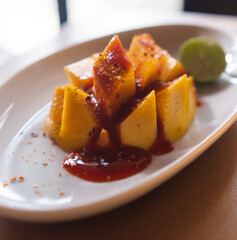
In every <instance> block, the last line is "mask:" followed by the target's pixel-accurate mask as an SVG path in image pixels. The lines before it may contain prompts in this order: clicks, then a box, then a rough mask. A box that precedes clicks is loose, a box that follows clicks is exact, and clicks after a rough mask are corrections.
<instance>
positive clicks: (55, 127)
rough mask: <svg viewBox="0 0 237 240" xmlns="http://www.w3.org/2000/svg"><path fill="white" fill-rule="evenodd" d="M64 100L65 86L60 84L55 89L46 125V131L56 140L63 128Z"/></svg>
mask: <svg viewBox="0 0 237 240" xmlns="http://www.w3.org/2000/svg"><path fill="white" fill-rule="evenodd" d="M63 101H64V86H58V87H56V89H55V91H54V96H53V102H52V105H51V109H50V112H49V115H48V117H47V119H46V123H45V126H44V129H45V131H46V133H47V134H48V135H49V136H50V137H51V138H53V139H55V140H56V141H57V139H58V135H59V131H60V128H61V121H62V113H63Z"/></svg>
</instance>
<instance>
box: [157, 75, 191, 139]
mask: <svg viewBox="0 0 237 240" xmlns="http://www.w3.org/2000/svg"><path fill="white" fill-rule="evenodd" d="M156 99H157V100H156V103H157V104H156V105H157V114H158V118H159V119H160V121H161V123H162V125H163V128H164V132H165V134H166V136H167V137H168V139H169V140H170V141H171V142H175V141H177V140H178V139H179V138H181V137H182V136H184V134H185V133H186V132H187V131H188V129H189V127H190V124H191V122H192V120H193V118H194V115H195V110H196V100H195V87H194V84H193V79H192V78H187V75H186V74H184V75H183V76H181V77H179V78H178V79H177V80H175V81H173V82H172V84H171V85H170V86H169V87H168V88H166V89H163V90H161V91H156Z"/></svg>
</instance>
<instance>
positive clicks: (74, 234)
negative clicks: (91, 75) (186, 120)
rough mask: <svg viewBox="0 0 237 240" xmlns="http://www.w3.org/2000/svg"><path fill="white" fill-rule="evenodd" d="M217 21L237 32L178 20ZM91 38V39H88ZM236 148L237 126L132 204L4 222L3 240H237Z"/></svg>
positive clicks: (18, 62) (54, 44)
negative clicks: (82, 215) (75, 215)
mask: <svg viewBox="0 0 237 240" xmlns="http://www.w3.org/2000/svg"><path fill="white" fill-rule="evenodd" d="M176 17H177V16H176ZM151 18H152V17H151ZM205 18H206V19H205ZM216 19H217V20H218V19H219V25H221V24H226V26H227V27H229V28H230V29H231V28H232V30H236V29H237V24H236V23H237V18H234V17H223V18H222V17H220V16H214V15H211V16H208V15H203V16H201V17H200V15H188V16H187V15H186V16H182V17H180V16H179V17H177V21H181V22H182V21H184V22H186V21H189V20H190V21H193V22H195V21H196V22H197V23H198V22H199V21H207V24H208V23H209V24H213V23H214V22H216V21H217V20H216ZM153 20H154V21H153V24H155V23H161V22H162V21H164V19H163V20H162V19H161V20H160V21H158V20H157V19H156V18H154V16H153ZM149 21H150V20H149ZM190 21H189V22H190ZM208 21H209V22H208ZM162 23H163V22H162ZM148 24H149V23H147V25H148ZM216 24H217V25H218V22H216ZM231 24H232V26H231ZM95 28H96V26H95ZM73 31H74V34H73ZM77 31H78V30H76V28H75V27H74V25H73V24H72V25H70V24H69V25H68V26H66V27H65V28H64V30H63V31H62V33H61V34H60V35H59V37H58V38H57V39H55V40H53V41H51V42H49V43H47V44H46V45H44V46H42V47H41V48H39V49H38V50H35V51H34V52H33V53H32V54H28V55H26V56H23V57H20V58H18V59H13V60H12V61H11V62H10V64H11V66H10V65H9V64H8V65H6V66H5V68H4V69H5V72H2V76H4V77H5V78H6V77H7V76H8V75H9V76H10V75H11V74H13V73H12V72H11V73H10V74H9V72H8V71H7V70H8V69H10V67H12V66H14V69H15V71H18V70H19V69H21V68H23V67H24V66H25V65H28V64H29V63H30V62H32V61H35V60H37V59H39V58H41V57H43V56H45V55H47V54H50V53H52V52H53V51H56V50H58V49H61V48H63V47H66V46H69V45H70V44H73V43H74V42H77V41H79V40H78V36H77V35H76V34H75V33H76V32H77ZM108 31H109V30H108ZM82 35H83V34H82ZM68 36H70V40H68V39H69V37H68ZM86 37H91V36H90V35H89V34H88V35H86V34H85V35H84V38H86ZM81 39H83V37H81V38H80V40H81ZM42 49H44V50H42ZM22 59H24V61H22ZM4 74H5V75H4ZM235 97H236V96H235ZM236 142H237V122H235V123H234V124H233V126H232V127H231V128H230V129H229V130H228V131H227V132H226V133H225V134H224V135H223V136H222V137H221V138H220V139H219V140H218V141H217V142H216V143H215V144H213V145H212V146H211V147H210V148H209V149H208V150H207V151H206V152H205V153H204V154H202V155H201V156H200V157H199V158H198V159H196V160H195V161H194V162H193V163H192V164H191V165H189V166H188V167H186V168H185V169H184V170H183V171H181V172H180V173H179V174H177V175H176V176H175V177H173V178H172V179H170V180H169V181H168V182H166V183H164V184H163V185H161V186H160V187H158V188H156V189H155V190H154V191H152V192H150V193H149V194H147V195H145V196H144V197H142V198H140V199H138V200H136V201H134V202H132V203H129V204H127V205H125V206H122V207H120V208H118V209H116V210H113V211H110V212H107V213H104V214H101V215H98V216H94V217H91V218H87V219H83V220H78V221H73V222H66V223H59V224H58V223H57V224H37V223H25V222H18V221H15V220H10V219H6V218H3V217H0V239H3V240H10V239H14V240H15V239H34V240H37V239H41V240H42V239H43V240H47V239H50V240H52V239H57V240H60V239H68V240H70V239H103V240H106V239H109V240H111V239H113V240H116V239H169V240H171V239H182V240H185V239H192V240H196V239H215V240H216V239H228V240H231V239H237V228H236V226H237V207H236V206H237V147H236V145H237V144H236Z"/></svg>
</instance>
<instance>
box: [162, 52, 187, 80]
mask: <svg viewBox="0 0 237 240" xmlns="http://www.w3.org/2000/svg"><path fill="white" fill-rule="evenodd" d="M162 66H163V68H162V70H161V72H160V74H159V76H158V78H159V80H161V81H165V82H168V81H172V80H174V79H175V78H177V77H179V76H181V75H183V74H184V73H185V69H184V66H183V65H182V64H181V63H180V62H178V61H177V60H176V59H175V58H173V57H172V56H170V55H169V54H168V53H166V54H165V56H164V57H163V58H162Z"/></svg>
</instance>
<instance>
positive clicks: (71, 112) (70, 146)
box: [58, 85, 100, 151]
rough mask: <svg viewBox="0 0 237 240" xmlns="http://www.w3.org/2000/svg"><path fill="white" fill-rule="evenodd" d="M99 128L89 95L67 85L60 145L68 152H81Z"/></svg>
mask: <svg viewBox="0 0 237 240" xmlns="http://www.w3.org/2000/svg"><path fill="white" fill-rule="evenodd" d="M99 127H100V126H99V123H98V121H97V119H96V117H95V115H94V113H93V111H92V106H91V103H90V97H89V95H88V94H87V93H85V92H83V91H81V90H80V89H77V88H74V87H72V86H70V85H66V86H65V94H64V108H63V114H62V124H61V128H60V132H59V139H58V144H59V145H60V146H61V147H62V148H64V149H65V150H67V151H76V150H79V149H80V148H82V147H84V146H85V145H86V144H87V142H88V141H89V140H90V139H91V138H92V137H93V135H94V133H95V132H97V131H98V129H99Z"/></svg>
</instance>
